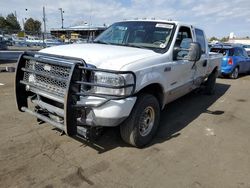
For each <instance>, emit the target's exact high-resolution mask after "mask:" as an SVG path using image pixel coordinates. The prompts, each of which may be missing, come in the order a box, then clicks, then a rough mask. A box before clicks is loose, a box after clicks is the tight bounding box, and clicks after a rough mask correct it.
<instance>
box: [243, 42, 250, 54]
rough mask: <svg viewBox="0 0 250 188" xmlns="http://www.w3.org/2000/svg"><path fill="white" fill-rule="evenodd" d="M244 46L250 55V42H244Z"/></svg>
mask: <svg viewBox="0 0 250 188" xmlns="http://www.w3.org/2000/svg"><path fill="white" fill-rule="evenodd" d="M242 47H243V48H245V50H246V51H247V54H248V56H249V57H250V45H249V44H243V46H242Z"/></svg>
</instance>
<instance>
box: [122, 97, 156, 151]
mask: <svg viewBox="0 0 250 188" xmlns="http://www.w3.org/2000/svg"><path fill="white" fill-rule="evenodd" d="M159 121H160V105H159V102H158V100H157V99H156V97H154V96H153V95H150V94H142V95H139V96H138V98H137V101H136V104H135V106H134V108H133V110H132V112H131V114H130V116H129V117H128V118H127V119H126V120H125V121H124V122H123V123H122V124H121V125H120V133H121V137H122V139H123V140H124V141H125V142H127V143H128V144H131V145H133V146H136V147H138V148H142V147H143V146H145V145H146V144H148V143H149V142H150V141H151V140H152V138H153V137H154V135H155V133H156V130H157V128H158V125H159Z"/></svg>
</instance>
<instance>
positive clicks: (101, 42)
mask: <svg viewBox="0 0 250 188" xmlns="http://www.w3.org/2000/svg"><path fill="white" fill-rule="evenodd" d="M93 43H98V44H108V45H109V44H111V43H108V42H104V41H100V40H96V41H93Z"/></svg>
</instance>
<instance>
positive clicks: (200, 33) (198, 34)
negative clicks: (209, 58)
mask: <svg viewBox="0 0 250 188" xmlns="http://www.w3.org/2000/svg"><path fill="white" fill-rule="evenodd" d="M195 35H196V40H197V42H198V43H200V45H201V51H202V53H203V54H204V53H206V40H205V36H204V33H203V31H202V30H200V29H195Z"/></svg>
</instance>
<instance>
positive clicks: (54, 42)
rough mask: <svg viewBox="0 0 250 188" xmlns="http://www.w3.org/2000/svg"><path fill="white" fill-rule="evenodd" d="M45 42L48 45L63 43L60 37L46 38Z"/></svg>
mask: <svg viewBox="0 0 250 188" xmlns="http://www.w3.org/2000/svg"><path fill="white" fill-rule="evenodd" d="M44 43H45V45H46V47H51V46H58V45H62V44H63V42H62V41H61V40H59V39H45V40H44Z"/></svg>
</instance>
